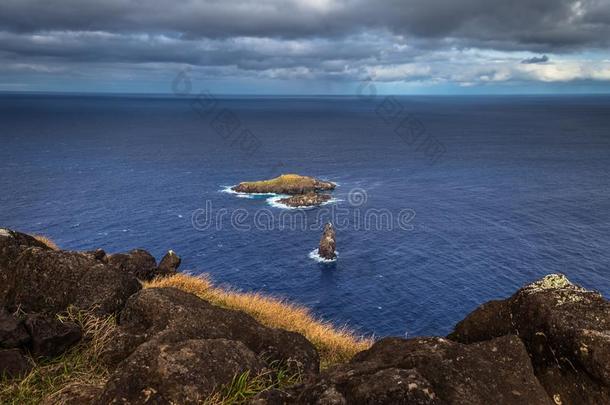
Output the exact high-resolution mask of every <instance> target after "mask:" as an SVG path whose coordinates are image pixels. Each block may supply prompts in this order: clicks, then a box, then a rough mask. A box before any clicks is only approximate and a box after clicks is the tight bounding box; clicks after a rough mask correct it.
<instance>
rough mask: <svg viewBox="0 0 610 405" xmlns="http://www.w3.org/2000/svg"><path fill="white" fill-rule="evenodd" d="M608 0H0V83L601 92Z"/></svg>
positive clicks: (236, 90) (609, 58)
mask: <svg viewBox="0 0 610 405" xmlns="http://www.w3.org/2000/svg"><path fill="white" fill-rule="evenodd" d="M609 46H610V0H579V1H577V0H510V1H509V0H368V1H365V0H253V1H245V0H54V1H49V0H0V91H65V92H72V91H76V92H128V93H140V92H150V93H168V92H171V89H172V85H171V84H172V81H173V79H174V78H175V77H176V75H177V74H178V73H179V72H180V71H184V70H186V71H187V72H188V75H189V77H190V78H191V79H192V82H193V87H194V88H201V89H208V90H210V91H213V92H217V93H227V94H353V93H354V92H355V91H356V89H357V88H358V85H359V83H362V81H365V80H373V81H374V82H375V84H376V87H377V88H378V91H379V92H383V93H394V94H421V93H430V94H439V93H441V94H445V93H448V94H456V93H466V94H477V93H585V92H587V93H588V92H596V93H600V92H605V93H608V92H610V51H609Z"/></svg>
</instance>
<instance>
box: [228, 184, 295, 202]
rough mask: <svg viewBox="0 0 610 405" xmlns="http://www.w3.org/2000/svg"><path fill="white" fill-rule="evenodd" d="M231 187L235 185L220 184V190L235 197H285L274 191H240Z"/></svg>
mask: <svg viewBox="0 0 610 405" xmlns="http://www.w3.org/2000/svg"><path fill="white" fill-rule="evenodd" d="M233 187H235V186H222V189H220V192H221V193H227V194H233V195H234V196H235V197H237V198H249V199H256V198H267V197H281V198H284V197H286V196H284V195H283V194H276V193H240V192H239V191H235V190H233Z"/></svg>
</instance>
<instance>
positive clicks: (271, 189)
mask: <svg viewBox="0 0 610 405" xmlns="http://www.w3.org/2000/svg"><path fill="white" fill-rule="evenodd" d="M334 189H335V184H334V183H331V182H330V181H322V180H318V179H316V178H314V177H308V176H300V175H298V174H283V175H281V176H279V177H276V178H274V179H271V180H262V181H248V182H243V183H239V184H238V185H237V186H235V187H233V190H234V191H237V192H238V193H275V194H307V193H315V192H318V191H332V190H334Z"/></svg>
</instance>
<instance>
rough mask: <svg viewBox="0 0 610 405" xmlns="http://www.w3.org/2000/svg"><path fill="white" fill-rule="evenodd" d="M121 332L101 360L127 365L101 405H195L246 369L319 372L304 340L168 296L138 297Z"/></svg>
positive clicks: (150, 292) (166, 292)
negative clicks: (115, 403)
mask: <svg viewBox="0 0 610 405" xmlns="http://www.w3.org/2000/svg"><path fill="white" fill-rule="evenodd" d="M119 325H120V328H119V330H118V331H117V338H116V339H113V340H112V342H111V344H110V347H109V348H108V349H109V353H106V354H105V355H104V357H105V358H106V359H108V358H111V359H112V358H113V356H114V359H117V358H120V357H123V358H125V357H126V360H123V361H122V362H120V363H119V364H118V365H117V366H116V371H115V373H114V374H113V375H112V376H111V378H110V381H109V382H108V384H107V386H106V388H105V390H104V395H103V401H102V403H108V402H111V401H112V400H115V401H119V402H120V401H123V400H122V399H121V398H128V403H144V402H145V398H147V397H148V398H152V399H149V401H153V400H154V401H158V402H155V403H168V402H169V401H174V403H194V402H196V401H197V400H201V399H202V398H204V396H205V395H207V394H209V393H210V392H211V391H212V390H213V388H214V387H217V388H218V386H219V385H222V384H227V383H230V382H231V379H232V378H233V376H234V375H235V373H238V372H243V371H245V370H247V369H251V370H252V371H251V372H252V373H254V374H255V373H256V372H257V371H259V370H260V369H262V367H264V366H265V365H267V366H269V365H271V364H272V363H274V362H279V363H281V364H285V365H286V366H288V367H292V368H293V370H294V371H300V372H302V373H304V374H305V375H309V374H314V373H317V371H318V368H319V357H318V354H317V351H316V349H315V348H314V346H313V345H312V344H311V343H309V342H308V341H307V340H306V339H305V338H304V337H303V336H301V335H299V334H297V333H292V332H287V331H284V330H280V329H270V328H266V327H264V326H262V325H261V324H259V323H258V322H256V321H255V320H254V319H253V318H252V317H250V316H249V315H247V314H245V313H242V312H238V311H232V310H228V309H223V308H219V307H216V306H214V305H211V304H209V303H208V302H206V301H204V300H202V299H200V298H198V297H197V296H195V295H192V294H189V293H186V292H183V291H180V290H177V289H173V288H151V289H144V290H142V291H140V292H139V293H137V294H135V295H134V296H133V297H131V298H130V299H129V301H128V303H127V305H126V306H125V308H124V310H123V311H122V312H121V314H120V317H119ZM117 353H118V354H119V355H116V354H117ZM149 388H150V390H149Z"/></svg>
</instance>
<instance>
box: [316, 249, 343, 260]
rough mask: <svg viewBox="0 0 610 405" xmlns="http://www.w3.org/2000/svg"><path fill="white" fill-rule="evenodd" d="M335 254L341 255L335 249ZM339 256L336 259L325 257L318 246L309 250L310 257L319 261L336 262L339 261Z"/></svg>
mask: <svg viewBox="0 0 610 405" xmlns="http://www.w3.org/2000/svg"><path fill="white" fill-rule="evenodd" d="M335 254H336V255H337V257H339V252H337V251H335ZM337 257H335V258H334V259H325V258H323V257H321V256H320V254H319V253H318V249H317V248H316V249H314V250H312V251H311V252H309V258H310V259H313V260H315V261H316V262H318V263H334V262H336V261H337Z"/></svg>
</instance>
